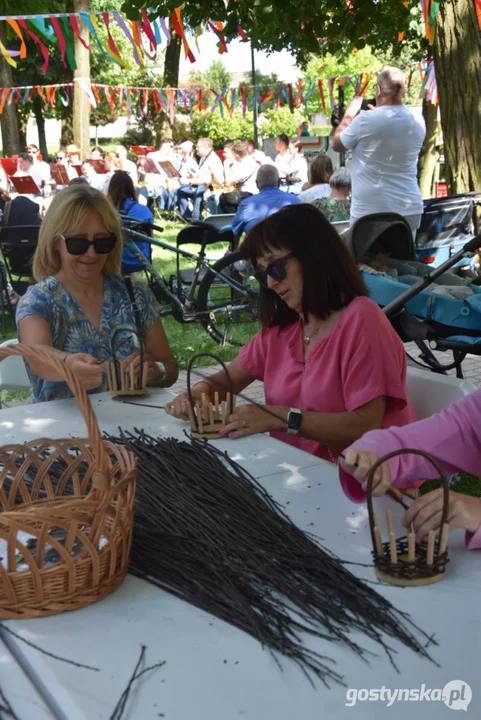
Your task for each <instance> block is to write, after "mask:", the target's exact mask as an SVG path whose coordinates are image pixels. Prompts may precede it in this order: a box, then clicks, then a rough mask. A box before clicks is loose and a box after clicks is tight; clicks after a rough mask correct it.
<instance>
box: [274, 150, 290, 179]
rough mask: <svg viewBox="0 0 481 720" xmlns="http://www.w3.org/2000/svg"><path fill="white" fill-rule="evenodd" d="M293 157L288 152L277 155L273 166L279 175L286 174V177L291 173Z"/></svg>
mask: <svg viewBox="0 0 481 720" xmlns="http://www.w3.org/2000/svg"><path fill="white" fill-rule="evenodd" d="M293 160H294V156H293V155H292V153H290V152H289V151H288V152H286V153H284V155H282V153H277V155H276V159H275V161H274V162H275V164H276V167H277V169H278V170H279V172H280V173H287V174H288V175H289V174H290V173H291V172H292V163H293Z"/></svg>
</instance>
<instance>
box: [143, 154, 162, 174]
mask: <svg viewBox="0 0 481 720" xmlns="http://www.w3.org/2000/svg"><path fill="white" fill-rule="evenodd" d="M142 167H143V169H144V170H145V172H146V173H153V174H154V175H160V170H159V168H158V167H157V164H156V163H155V162H154V161H153V160H152V159H151V158H145V162H144V164H143V165H142Z"/></svg>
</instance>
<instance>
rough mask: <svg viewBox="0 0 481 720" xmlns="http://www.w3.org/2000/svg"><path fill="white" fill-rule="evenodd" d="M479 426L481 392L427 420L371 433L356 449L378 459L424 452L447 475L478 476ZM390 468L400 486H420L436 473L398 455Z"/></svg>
mask: <svg viewBox="0 0 481 720" xmlns="http://www.w3.org/2000/svg"><path fill="white" fill-rule="evenodd" d="M480 424H481V390H476V391H475V392H473V393H470V394H469V395H467V396H466V397H464V398H461V400H458V401H457V402H455V403H454V404H453V405H450V406H449V407H448V408H446V409H445V410H443V411H442V412H440V413H437V414H436V415H432V416H431V417H428V418H426V419H424V420H419V421H418V422H415V423H411V424H410V425H405V426H404V427H392V428H389V429H388V430H380V431H374V432H370V433H368V434H367V435H366V436H364V437H362V438H360V439H359V440H358V441H357V442H355V443H354V444H353V449H355V450H356V451H359V452H366V453H375V454H376V455H379V456H382V455H386V454H388V453H390V452H393V451H395V450H401V449H407V448H410V449H413V450H424V451H425V452H427V453H429V454H430V455H432V457H433V458H434V459H435V460H436V461H437V462H438V463H439V464H440V466H441V468H442V470H443V471H444V472H446V473H450V474H451V473H454V472H458V471H460V470H464V471H466V472H469V473H472V474H475V475H478V474H479V457H480V456H481V438H480V436H479V426H480ZM349 449H351V448H349ZM346 453H347V451H346ZM389 467H390V471H391V478H392V481H393V483H394V484H395V485H398V486H403V485H405V484H410V485H412V484H413V483H414V482H416V481H417V482H418V483H419V482H420V481H421V480H422V479H426V478H429V477H433V475H434V474H436V472H435V470H434V467H433V466H432V464H431V463H430V462H429V461H428V460H426V458H423V457H422V456H420V455H398V456H396V457H395V458H392V459H391V460H389Z"/></svg>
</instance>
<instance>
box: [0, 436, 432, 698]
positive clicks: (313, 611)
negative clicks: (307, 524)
mask: <svg viewBox="0 0 481 720" xmlns="http://www.w3.org/2000/svg"><path fill="white" fill-rule="evenodd" d="M106 439H107V440H109V441H111V442H114V443H116V444H120V445H125V446H126V447H127V448H128V449H129V450H131V451H132V452H133V453H134V454H135V456H136V457H137V461H138V480H137V490H136V496H135V510H134V536H133V543H132V550H131V561H130V572H131V573H132V574H133V575H136V576H137V577H140V578H143V579H145V580H147V581H148V582H150V583H153V584H155V585H156V586H158V587H159V588H162V589H164V590H166V591H168V592H170V593H172V594H174V595H176V596H177V597H179V598H181V599H183V600H185V601H187V602H189V603H191V604H192V605H195V606H197V607H198V608H201V609H202V610H204V611H206V612H208V613H210V614H212V615H214V616H216V617H218V618H221V619H222V620H225V621H226V622H228V623H230V624H231V625H233V626H235V627H237V628H239V629H240V630H243V631H244V632H246V633H249V634H250V635H252V636H253V637H255V638H256V639H257V640H259V641H260V642H261V643H262V645H263V646H265V647H266V648H268V649H269V650H270V651H271V652H272V654H273V656H274V658H275V659H276V662H277V663H278V664H279V666H280V662H279V656H280V655H282V656H285V657H287V658H289V659H291V660H292V661H294V662H295V663H297V664H298V666H299V667H300V668H301V670H302V671H303V672H304V673H305V674H306V675H307V677H308V678H309V680H311V682H312V680H313V679H314V678H316V677H317V678H319V679H320V680H321V681H322V682H323V683H324V684H325V685H326V686H328V687H329V686H330V684H331V683H332V682H335V683H339V684H344V681H343V676H342V674H340V673H339V672H338V671H337V670H336V669H335V668H334V665H335V663H334V661H333V660H332V659H331V658H329V657H328V656H326V655H324V654H322V655H321V654H319V653H318V652H315V651H313V650H312V649H309V647H307V645H306V644H305V643H304V639H305V637H306V634H310V635H312V636H315V637H316V638H320V639H322V640H325V641H330V642H336V643H339V644H342V645H344V646H347V647H349V648H350V649H351V650H353V651H354V652H355V653H357V655H359V656H360V657H361V658H362V659H363V660H365V661H368V659H369V657H372V656H373V655H374V653H372V652H368V651H366V650H365V649H363V648H362V647H361V646H360V645H359V644H358V643H357V642H356V641H355V640H354V639H353V637H352V635H353V634H354V633H355V632H359V631H360V632H362V633H363V634H364V635H365V636H367V637H368V638H370V639H371V640H373V641H375V642H376V643H377V644H378V645H379V646H381V648H383V650H384V651H385V652H386V653H387V655H388V657H389V659H390V662H391V663H392V665H393V666H394V667H395V668H396V670H398V668H397V666H396V664H395V662H394V655H395V653H396V650H395V648H394V647H392V646H391V645H390V644H388V643H389V641H388V638H391V639H392V640H397V641H399V642H400V643H402V644H404V645H405V646H407V647H409V648H410V649H411V650H413V651H414V652H416V653H418V654H420V655H421V656H424V657H426V658H429V659H430V660H431V659H432V658H431V657H430V655H429V653H428V652H427V650H426V645H427V644H429V642H433V641H432V640H430V639H429V638H428V635H426V633H424V631H422V630H421V629H420V628H419V627H417V626H416V625H415V624H414V623H413V622H412V621H411V620H410V618H409V616H408V615H407V614H406V613H404V612H402V611H400V610H397V609H396V608H394V606H393V605H392V604H391V603H390V602H389V601H388V600H386V599H385V598H384V597H382V596H381V595H380V594H379V593H377V592H376V591H375V590H374V588H373V587H370V586H369V585H368V584H366V583H365V582H363V581H362V580H360V579H358V578H356V577H355V576H354V575H353V574H352V573H351V572H350V571H349V570H347V569H346V567H345V563H343V561H342V560H340V559H339V558H337V557H336V556H335V555H334V554H332V553H331V552H330V551H329V550H327V549H325V548H323V547H322V546H321V545H320V544H319V542H318V541H317V540H316V539H315V538H314V537H313V536H311V535H309V534H307V533H305V532H303V531H302V530H300V529H299V528H298V527H297V526H296V525H294V523H293V522H292V521H291V520H290V519H289V517H288V516H287V515H286V514H285V513H284V511H283V510H282V508H281V507H280V505H279V504H278V503H276V502H275V501H274V500H273V499H272V498H271V497H270V496H269V494H268V493H267V492H266V490H265V489H264V488H263V487H262V486H261V485H260V484H259V483H258V482H257V481H256V480H255V478H253V477H252V476H251V475H249V473H247V472H246V471H245V470H244V469H243V468H242V467H241V466H240V465H238V464H237V463H236V462H234V461H233V460H232V459H231V458H230V457H229V456H228V455H227V453H223V452H221V451H220V450H219V449H218V448H217V447H214V445H213V444H207V443H206V442H205V441H204V440H192V441H190V442H186V441H184V442H180V441H178V440H174V439H164V438H155V437H150V436H149V435H147V434H146V433H145V432H144V431H142V430H140V431H139V430H134V432H133V433H131V432H123V431H122V430H120V436H119V437H112V436H106ZM62 463H64V461H63V460H60V459H59V460H56V461H55V463H54V464H53V465H52V467H51V468H50V471H49V476H50V479H51V481H52V482H53V483H55V481H56V480H58V481H61V478H62V473H63V469H64V468H62ZM79 473H80V474H81V473H82V470H81V468H80V467H79ZM4 488H5V481H4ZM159 608H160V606H159ZM159 612H161V610H160V609H159ZM426 641H428V642H426Z"/></svg>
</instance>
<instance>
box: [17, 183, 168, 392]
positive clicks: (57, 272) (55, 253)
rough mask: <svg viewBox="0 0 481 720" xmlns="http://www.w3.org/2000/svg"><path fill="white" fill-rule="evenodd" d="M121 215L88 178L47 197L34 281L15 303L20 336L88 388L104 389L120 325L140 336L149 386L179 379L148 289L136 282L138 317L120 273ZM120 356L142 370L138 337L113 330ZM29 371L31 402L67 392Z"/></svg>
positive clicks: (57, 379) (55, 378) (47, 376)
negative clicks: (64, 366) (49, 200)
mask: <svg viewBox="0 0 481 720" xmlns="http://www.w3.org/2000/svg"><path fill="white" fill-rule="evenodd" d="M121 257H122V235H121V228H120V219H119V216H118V215H117V213H116V211H115V209H114V208H113V206H112V204H111V203H110V201H109V200H108V199H107V198H106V197H105V195H103V193H101V192H99V191H98V190H95V189H94V188H92V187H90V186H89V185H87V184H82V185H72V186H70V187H68V188H65V189H64V190H62V191H61V192H59V193H58V195H56V196H55V198H54V199H53V201H52V204H51V205H50V208H49V210H48V212H47V214H46V216H45V219H44V221H43V222H42V226H41V229H40V236H39V242H38V246H37V250H36V252H35V256H34V260H33V274H34V277H35V279H36V280H37V284H36V285H33V286H31V287H30V288H29V289H28V290H27V293H26V294H25V295H24V296H23V297H22V298H21V300H20V301H19V303H18V308H17V314H16V321H17V330H18V338H19V341H20V342H22V343H26V344H28V345H38V346H40V347H42V349H47V351H48V352H49V353H51V354H52V355H56V356H57V357H59V358H60V359H62V361H64V362H66V363H67V364H68V366H69V367H70V368H71V370H72V371H73V373H74V374H75V375H76V377H77V378H79V379H81V380H82V382H83V384H84V386H85V388H86V389H87V390H88V391H89V392H102V391H104V390H106V389H107V383H106V374H105V364H106V362H108V361H109V360H111V358H112V353H111V339H112V335H113V333H114V331H115V330H116V329H118V328H124V327H127V328H130V329H132V330H133V331H136V332H137V334H138V335H140V338H141V340H142V341H143V344H144V348H145V358H146V359H147V360H148V362H149V374H148V383H149V385H156V386H158V387H168V386H170V385H172V384H173V383H174V382H175V380H176V379H177V374H178V370H177V362H176V360H175V358H174V355H173V353H172V351H171V349H170V347H169V343H168V340H167V337H166V335H165V331H164V329H163V326H162V323H161V321H160V319H159V309H158V306H157V303H156V301H155V299H154V297H153V295H152V293H151V292H150V290H149V289H148V288H147V287H146V286H145V285H143V284H142V283H140V282H138V281H136V282H134V283H133V287H132V292H133V298H134V299H135V304H136V306H137V308H138V312H137V317H136V314H135V312H134V307H133V303H132V300H131V297H130V294H129V290H128V288H127V285H126V284H125V281H124V279H123V278H122V276H121V275H120V274H119V273H120V263H121ZM117 341H118V342H117V343H116V345H117V347H118V351H117V355H118V357H119V358H121V359H125V360H126V361H128V362H129V364H130V363H131V362H132V363H133V371H134V373H136V374H138V373H139V372H140V357H139V347H138V342H137V341H136V339H135V336H133V335H132V334H130V333H120V334H119V335H118V336H117ZM27 370H28V372H29V375H30V379H31V381H32V388H33V398H34V400H35V401H36V402H42V401H45V400H52V399H58V398H64V397H70V395H71V393H70V390H69V388H68V387H67V385H66V384H65V383H64V382H63V381H62V380H61V376H60V374H59V373H58V372H57V371H55V370H53V369H52V368H51V367H50V366H48V365H45V364H44V363H42V362H40V361H30V364H29V366H27Z"/></svg>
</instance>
